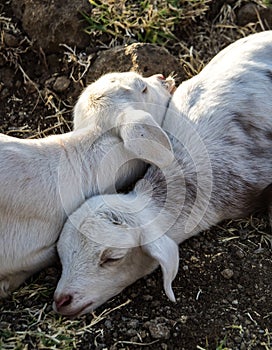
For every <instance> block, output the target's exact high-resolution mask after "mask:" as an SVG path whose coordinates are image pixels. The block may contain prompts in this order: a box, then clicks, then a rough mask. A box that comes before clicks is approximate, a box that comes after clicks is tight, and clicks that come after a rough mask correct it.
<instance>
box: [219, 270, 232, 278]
mask: <svg viewBox="0 0 272 350" xmlns="http://www.w3.org/2000/svg"><path fill="white" fill-rule="evenodd" d="M233 274H234V272H233V270H231V269H225V270H223V271H221V275H222V276H223V277H224V278H226V279H227V280H229V279H230V278H232V276H233Z"/></svg>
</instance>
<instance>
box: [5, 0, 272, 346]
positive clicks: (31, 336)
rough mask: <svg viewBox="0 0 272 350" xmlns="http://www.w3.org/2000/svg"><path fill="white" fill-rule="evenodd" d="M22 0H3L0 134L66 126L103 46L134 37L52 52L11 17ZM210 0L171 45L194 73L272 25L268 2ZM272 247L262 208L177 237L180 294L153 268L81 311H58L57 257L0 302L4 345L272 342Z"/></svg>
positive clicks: (43, 132) (104, 38) (32, 133)
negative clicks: (71, 315)
mask: <svg viewBox="0 0 272 350" xmlns="http://www.w3.org/2000/svg"><path fill="white" fill-rule="evenodd" d="M48 3H49V2H48ZM55 3H58V0H56V1H55ZM59 3H60V4H62V2H61V1H59ZM14 4H15V5H16V1H12V2H11V1H7V0H5V1H4V5H0V25H1V36H0V40H1V41H0V132H2V133H5V134H8V135H12V136H16V137H20V138H26V137H45V136H47V135H49V134H52V133H60V132H61V133H63V132H67V131H68V130H70V129H71V128H72V125H71V118H72V116H71V111H72V107H73V105H74V103H75V101H76V98H77V96H78V94H79V93H80V91H81V90H82V88H83V86H85V85H86V79H87V76H88V71H89V69H91V67H92V66H93V65H94V64H96V65H98V64H99V56H100V55H99V52H101V51H103V52H105V51H107V52H108V53H109V61H108V62H110V50H109V49H110V48H112V47H113V46H116V45H117V44H118V45H123V44H124V43H125V42H126V41H129V42H128V44H131V43H133V42H134V41H135V40H134V39H133V38H129V39H128V38H125V39H124V40H122V37H121V36H120V37H118V38H116V39H115V40H112V38H111V37H110V36H109V35H107V34H105V33H104V34H99V33H96V34H95V35H93V36H91V40H90V42H91V44H90V45H89V46H88V47H86V48H84V49H82V48H77V47H74V46H73V45H71V43H70V42H69V45H68V44H67V43H65V42H63V43H62V46H58V49H56V50H55V51H52V50H51V51H47V50H46V49H44V48H41V47H40V46H37V44H35V43H34V42H33V40H32V38H30V36H29V34H27V33H26V32H25V30H24V29H23V27H22V24H23V22H22V19H19V20H18V17H17V18H15V16H14V6H15V5H14ZM252 4H253V5H252ZM11 5H12V6H11ZM62 5H63V4H62ZM249 5H250V6H251V8H252V9H253V10H252V9H251V10H250V9H249ZM257 5H258V6H257ZM63 6H64V5H63ZM205 6H206V7H205V10H203V12H201V14H199V15H197V16H195V18H194V20H191V21H189V23H188V22H184V23H183V22H182V25H180V26H176V27H175V35H176V37H177V38H178V39H179V40H178V41H175V42H171V41H170V42H169V43H168V45H167V48H168V50H169V51H170V53H171V54H173V55H174V56H175V59H178V60H179V62H180V67H181V68H182V70H183V72H184V74H185V76H186V78H189V77H191V76H192V75H194V74H196V73H197V72H199V71H200V70H201V69H202V68H203V66H204V65H205V64H206V63H207V62H208V61H209V60H210V59H211V58H212V57H213V56H214V55H215V54H216V53H217V52H218V51H219V50H220V49H222V48H223V47H225V46H226V45H227V44H229V43H231V42H233V41H234V40H236V39H238V38H240V37H242V36H245V35H248V34H250V33H252V32H255V31H260V30H263V29H267V28H269V25H271V23H269V20H270V17H271V18H272V16H270V17H269V16H268V15H267V14H269V13H270V15H271V9H269V8H266V7H265V6H264V5H263V4H262V2H261V1H253V2H251V3H249V2H248V1H210V2H209V1H206V4H205ZM245 6H247V8H246V9H245ZM252 6H253V7H252ZM12 8H13V10H12ZM256 9H258V11H257V12H256ZM246 10H247V11H248V12H246ZM250 11H251V12H250ZM245 13H246V15H245ZM192 17H193V13H192ZM28 25H29V22H28ZM65 37H67V36H65ZM132 39H133V40H132ZM173 59H174V58H173ZM114 60H115V61H116V59H114ZM108 64H109V65H110V63H108ZM150 64H151V63H150ZM156 64H157V67H158V71H159V70H160V69H165V68H161V67H162V66H159V63H156ZM139 67H141V63H139ZM116 69H118V67H117V68H116ZM119 69H120V70H122V67H121V66H120V67H119ZM143 69H144V66H143ZM169 70H170V72H171V71H173V70H175V69H174V68H173V67H169ZM105 71H106V68H105ZM102 73H103V67H102V69H101V74H102ZM89 77H90V74H89ZM177 78H178V79H180V80H181V77H180V76H178V77H177ZM182 78H183V77H182ZM218 78H220V77H218ZM88 79H90V78H88ZM0 195H1V194H0ZM271 245H272V240H271V231H270V228H269V225H268V222H267V218H266V216H265V213H264V214H263V215H261V214H260V215H258V216H254V217H250V218H245V219H243V220H237V221H229V222H224V223H221V224H220V225H218V226H216V227H214V228H212V229H211V230H210V231H207V232H204V233H202V234H201V235H199V236H198V237H194V238H192V239H190V240H188V241H187V242H185V243H184V244H182V245H181V246H180V269H179V273H178V276H177V278H176V279H175V281H174V284H173V286H174V292H175V295H176V297H177V302H176V303H175V304H173V303H171V302H170V301H169V300H168V299H167V298H166V296H165V295H164V292H163V288H162V278H161V272H160V271H159V270H157V271H155V273H153V274H152V275H150V276H147V277H145V278H143V279H142V280H139V281H138V282H136V283H135V284H134V285H132V286H130V287H129V288H127V289H126V290H125V291H124V292H123V293H121V294H120V295H118V296H117V297H115V298H114V299H113V300H111V301H109V302H108V303H106V304H105V305H103V306H102V307H100V308H99V309H98V310H97V311H96V312H95V313H94V314H90V315H86V316H83V317H81V318H80V319H78V320H73V321H71V320H67V319H65V318H62V317H61V316H59V315H57V314H55V313H54V312H53V311H52V307H51V304H52V298H53V292H54V289H55V286H56V283H57V280H58V277H59V275H60V272H61V266H54V267H51V268H49V269H47V270H45V271H41V273H39V274H37V275H36V276H34V277H32V278H31V279H30V280H28V281H27V283H25V284H24V285H23V286H22V287H21V288H20V289H19V290H17V291H16V292H15V293H13V294H12V295H11V296H10V297H9V298H8V299H6V300H4V301H2V302H0V349H5V350H7V349H28V350H30V349H82V350H83V349H84V350H85V349H111V350H114V349H134V348H135V349H163V350H166V349H175V350H176V349H184V350H191V349H200V350H201V349H218V350H219V349H233V350H234V349H235V350H236V349H237V350H238V349H241V350H249V349H264V350H269V349H272V302H271V290H272V280H271V277H272V257H271Z"/></svg>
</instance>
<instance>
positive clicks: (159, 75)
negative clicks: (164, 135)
mask: <svg viewBox="0 0 272 350" xmlns="http://www.w3.org/2000/svg"><path fill="white" fill-rule="evenodd" d="M157 78H158V79H160V80H165V77H164V76H163V75H162V74H157Z"/></svg>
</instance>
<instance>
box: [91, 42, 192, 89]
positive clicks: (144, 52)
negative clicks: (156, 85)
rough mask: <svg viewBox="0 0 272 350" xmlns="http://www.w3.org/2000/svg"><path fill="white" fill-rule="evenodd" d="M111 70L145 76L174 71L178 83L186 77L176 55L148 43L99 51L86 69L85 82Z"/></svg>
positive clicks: (165, 74) (166, 73)
mask: <svg viewBox="0 0 272 350" xmlns="http://www.w3.org/2000/svg"><path fill="white" fill-rule="evenodd" d="M113 71H116V72H125V71H134V72H138V73H140V74H142V75H143V76H146V77H148V76H150V75H153V74H157V73H161V74H163V75H164V76H167V75H169V74H170V73H172V72H173V71H174V72H175V73H176V74H177V81H178V84H179V83H181V81H183V80H184V79H185V78H186V73H185V70H184V68H183V66H182V65H181V64H180V62H179V60H178V59H177V58H176V57H174V56H173V55H172V54H170V53H169V52H168V51H167V50H166V49H165V48H164V47H160V46H158V45H154V44H148V43H134V44H131V45H128V46H116V47H113V48H110V49H108V50H105V51H101V52H99V55H98V57H97V58H96V60H95V61H94V63H93V64H92V65H91V66H90V68H89V70H88V73H87V75H86V78H87V82H88V83H91V82H93V81H94V80H96V79H98V78H99V77H100V76H101V75H103V74H105V73H109V72H113Z"/></svg>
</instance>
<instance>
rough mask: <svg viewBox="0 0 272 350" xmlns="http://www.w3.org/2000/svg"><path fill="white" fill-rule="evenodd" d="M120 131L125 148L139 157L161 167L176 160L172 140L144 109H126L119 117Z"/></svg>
mask: <svg viewBox="0 0 272 350" xmlns="http://www.w3.org/2000/svg"><path fill="white" fill-rule="evenodd" d="M119 132H120V137H121V138H122V140H123V142H124V146H125V148H126V149H128V150H129V151H131V152H132V153H133V154H135V155H136V156H137V158H140V159H144V160H146V161H147V162H148V163H153V164H155V165H157V166H158V167H160V168H163V167H165V166H167V165H169V164H170V163H171V162H172V161H173V160H174V155H173V150H172V145H171V142H170V140H169V138H168V136H167V134H166V133H165V132H164V131H163V130H162V128H161V127H160V126H159V124H158V123H157V122H156V121H155V120H154V118H153V117H152V116H151V114H149V113H146V112H144V111H142V110H127V111H125V112H124V113H122V115H121V116H120V118H119Z"/></svg>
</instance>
